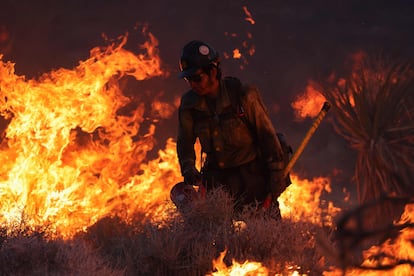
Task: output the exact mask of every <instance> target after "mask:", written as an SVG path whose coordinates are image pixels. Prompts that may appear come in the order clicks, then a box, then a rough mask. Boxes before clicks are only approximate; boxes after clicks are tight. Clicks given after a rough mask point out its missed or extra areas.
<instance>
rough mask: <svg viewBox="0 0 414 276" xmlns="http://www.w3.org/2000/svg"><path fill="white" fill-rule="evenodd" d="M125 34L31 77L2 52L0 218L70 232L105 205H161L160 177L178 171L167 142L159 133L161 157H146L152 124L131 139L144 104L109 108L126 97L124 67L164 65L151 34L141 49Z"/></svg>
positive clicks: (143, 70) (142, 69)
mask: <svg viewBox="0 0 414 276" xmlns="http://www.w3.org/2000/svg"><path fill="white" fill-rule="evenodd" d="M126 41H127V39H126V36H125V37H123V39H122V40H121V41H120V42H119V43H118V45H115V44H113V45H111V46H109V47H107V48H94V49H92V51H91V57H90V58H89V59H87V60H86V61H82V62H80V64H79V65H78V66H77V67H76V68H74V69H73V70H67V69H58V70H56V71H52V72H50V73H48V74H44V75H43V76H42V77H41V78H40V79H39V80H34V79H31V80H26V79H25V77H24V76H18V75H16V74H15V72H14V64H13V63H11V62H6V63H5V62H2V61H1V59H0V76H1V77H0V93H1V98H0V104H1V107H0V108H1V109H0V112H1V114H2V116H3V117H5V118H6V119H8V120H10V122H9V124H8V126H7V128H6V130H5V131H4V139H3V140H2V141H1V145H0V151H1V153H0V161H1V163H2V166H1V168H0V171H1V173H0V191H1V193H0V198H1V202H2V204H1V206H0V223H1V224H2V225H14V224H19V223H21V222H22V221H23V222H24V223H25V224H27V225H29V226H32V227H35V226H42V225H43V226H44V225H48V229H49V230H50V231H52V232H55V233H56V234H58V235H62V236H64V237H68V236H70V235H72V234H74V233H75V232H77V231H79V230H82V229H85V228H86V227H87V226H90V225H91V224H93V223H94V222H96V221H97V220H99V219H100V218H102V217H104V216H106V215H109V214H112V215H113V214H120V215H122V216H123V217H124V218H125V219H127V218H128V217H129V216H132V214H133V213H134V212H135V211H137V210H139V211H141V212H145V213H146V214H147V216H149V217H153V218H156V217H157V216H161V215H162V210H163V208H165V207H163V206H162V202H163V200H165V199H166V198H167V197H168V190H169V188H167V187H170V186H172V184H173V183H175V182H177V180H178V179H179V176H178V175H177V173H176V168H177V167H178V165H177V161H176V159H175V157H174V156H175V145H174V143H173V142H172V141H170V140H169V141H167V146H166V149H165V150H164V151H160V152H159V155H160V157H159V158H158V159H157V160H153V161H151V162H150V163H148V164H144V163H143V160H144V159H145V158H146V153H147V152H148V151H149V150H150V149H152V147H153V138H152V134H153V133H154V131H155V126H152V127H150V129H149V131H148V134H147V135H145V136H144V137H143V138H142V139H140V140H139V141H133V137H135V136H136V135H137V133H138V131H139V129H140V123H141V122H142V121H143V120H144V118H143V114H144V105H143V104H142V105H140V106H138V107H137V109H136V110H135V111H133V112H132V115H130V116H123V115H120V114H118V113H117V111H118V110H119V109H120V108H121V107H123V106H125V105H126V104H127V103H128V102H129V99H128V98H127V97H125V96H124V95H123V94H122V93H121V90H120V88H119V85H118V81H119V80H120V79H121V78H122V77H123V76H125V75H128V76H133V77H135V78H136V79H137V80H143V79H146V78H151V77H154V76H159V75H161V74H162V71H161V69H160V59H159V57H158V55H157V48H156V46H157V40H156V39H155V37H153V36H152V35H151V34H149V41H148V42H146V43H145V44H144V45H143V47H142V48H143V49H145V50H146V53H143V54H139V55H135V54H134V53H132V52H129V51H127V50H125V49H123V46H124V45H125V43H126ZM0 58H1V56H0ZM167 106H168V107H169V105H168V104H161V103H160V102H154V103H153V105H152V107H153V108H157V109H158V110H164V112H165V113H163V114H162V116H161V117H166V116H169V115H170V114H171V111H168V110H170V109H171V108H173V107H169V108H165V107H167ZM139 172H142V174H139ZM155 179H157V180H160V179H163V180H164V181H157V182H156V184H154V182H155ZM149 191H151V192H149Z"/></svg>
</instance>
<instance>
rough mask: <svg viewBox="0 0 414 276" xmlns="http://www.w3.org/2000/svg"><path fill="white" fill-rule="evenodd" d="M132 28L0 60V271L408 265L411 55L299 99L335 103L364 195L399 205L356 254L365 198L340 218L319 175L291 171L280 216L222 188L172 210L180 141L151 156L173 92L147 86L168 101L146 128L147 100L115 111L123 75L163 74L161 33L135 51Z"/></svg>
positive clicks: (268, 270) (214, 271)
mask: <svg viewBox="0 0 414 276" xmlns="http://www.w3.org/2000/svg"><path fill="white" fill-rule="evenodd" d="M245 13H246V16H247V18H246V20H248V21H249V22H250V23H251V24H254V20H253V19H252V17H251V14H250V12H249V11H248V10H247V8H246V9H245ZM126 41H127V36H123V37H121V38H120V39H119V40H118V41H117V42H116V43H113V44H111V45H109V46H108V47H97V48H94V49H92V50H91V56H90V58H89V59H87V60H85V61H81V62H80V63H79V65H78V66H77V67H75V68H73V69H58V70H54V71H52V72H49V73H45V74H43V75H42V76H41V77H40V78H38V79H29V80H28V79H26V78H25V77H24V76H18V75H16V74H15V71H14V64H13V63H11V62H3V61H2V60H0V103H1V106H0V111H1V115H2V120H3V124H4V125H5V127H4V129H2V135H1V144H0V151H1V154H0V160H1V163H2V167H1V168H0V170H1V174H0V198H1V205H0V224H1V235H0V272H1V274H5V275H9V274H71V275H72V274H78V275H125V274H127V275H321V274H324V275H340V274H341V273H342V272H344V271H346V269H348V268H350V267H355V266H360V267H364V268H365V269H366V270H365V271H367V269H368V268H369V269H375V268H380V269H385V268H387V269H392V268H394V267H396V268H395V269H400V266H399V264H400V263H403V264H406V265H405V267H404V268H406V269H408V270H410V268H411V267H410V265H411V264H412V261H411V259H412V257H411V256H402V255H400V254H401V253H402V252H401V251H400V250H399V249H397V248H396V247H395V246H396V244H399V243H400V242H401V243H402V242H403V241H407V239H408V240H410V236H411V233H410V230H411V228H410V227H411V218H410V214H411V212H410V210H411V207H412V206H411V205H410V204H409V203H411V202H409V197H407V195H411V190H410V189H409V187H411V186H412V184H411V183H410V181H412V179H413V177H412V171H411V170H410V168H412V167H413V164H412V162H413V158H412V156H411V155H410V154H407V152H409V153H411V152H412V147H413V142H414V141H413V129H412V114H413V110H412V108H413V101H412V100H413V98H412V96H410V95H412V94H409V93H407V91H411V90H412V87H413V80H414V78H413V75H412V69H411V67H409V66H405V65H397V66H395V67H386V68H389V70H388V71H383V70H379V69H386V68H383V67H381V68H377V67H366V66H365V65H361V66H360V67H358V68H356V69H357V70H361V71H360V72H358V71H353V73H352V74H351V75H350V79H349V80H347V81H344V80H342V79H341V80H340V81H337V82H336V84H337V86H334V88H326V89H325V88H324V89H321V90H317V89H316V88H314V89H308V91H312V93H315V91H316V92H317V91H323V92H322V93H319V94H318V98H317V99H320V100H321V103H320V104H317V103H315V104H314V105H313V106H311V107H310V106H309V105H303V104H300V101H301V100H302V101H303V99H306V96H305V95H304V96H303V97H302V98H300V99H298V101H297V102H296V103H295V104H294V106H296V109H297V110H298V112H299V109H301V110H302V111H301V112H299V114H302V115H303V116H315V115H316V113H315V110H316V112H317V111H319V110H320V108H321V106H322V103H323V101H326V100H328V101H329V102H330V103H331V104H332V105H333V106H334V108H335V110H336V111H337V112H336V114H338V115H337V116H336V118H338V125H337V129H338V131H339V133H341V134H342V135H344V137H345V138H347V139H349V141H350V142H351V145H352V146H353V147H354V148H355V149H357V150H358V152H359V153H360V156H359V158H358V161H357V168H356V179H357V185H358V187H360V189H359V195H360V199H361V203H365V202H366V201H368V199H375V200H376V201H377V202H378V201H379V202H382V201H381V198H380V197H379V195H381V194H386V195H388V196H393V199H395V198H399V199H400V201H399V205H398V206H405V207H406V209H405V212H404V213H403V216H402V218H401V220H400V223H396V224H392V222H390V224H387V225H386V228H381V229H382V230H380V231H377V232H375V233H376V234H378V233H379V234H382V236H381V238H382V240H381V243H378V245H376V246H374V247H371V248H370V249H369V250H366V251H363V252H362V251H361V250H360V251H357V253H355V252H354V251H356V249H359V248H357V247H358V246H360V245H363V246H366V244H365V243H364V242H365V239H364V237H365V236H366V235H367V233H368V234H371V233H372V231H371V232H370V230H372V228H369V230H367V232H363V230H364V229H365V228H364V227H365V226H366V225H365V223H363V225H362V226H361V225H359V224H358V223H360V221H361V220H362V221H364V222H365V220H366V219H367V217H361V216H362V215H361V214H362V213H364V212H359V211H360V210H361V209H357V210H358V212H349V213H347V214H348V215H345V216H343V218H342V220H339V221H338V223H336V222H335V219H336V218H337V217H338V215H340V212H341V210H340V209H339V208H338V207H336V206H335V205H334V203H333V202H330V201H326V200H324V199H323V197H324V195H326V194H328V193H330V191H331V188H330V179H329V178H325V177H319V178H315V179H302V178H301V177H300V176H298V175H296V174H295V173H294V172H293V173H292V182H293V183H292V185H291V186H289V187H288V188H287V189H286V191H285V192H284V193H283V194H282V196H281V198H280V204H281V212H282V217H283V220H282V221H275V220H271V219H266V218H264V217H261V216H257V213H256V212H254V211H253V210H248V209H247V210H245V212H243V214H241V215H240V217H238V218H237V219H235V218H234V214H233V206H232V199H231V198H229V197H228V195H227V194H225V193H224V192H223V191H221V190H213V191H209V192H208V194H207V197H206V198H205V199H204V200H199V201H196V202H195V203H194V206H193V208H192V209H191V210H188V211H186V212H185V213H182V214H180V213H178V212H177V210H176V209H175V207H174V206H173V204H172V203H171V201H170V200H169V191H170V189H171V187H172V186H173V185H174V184H175V183H177V182H179V181H181V176H180V173H179V171H178V162H177V159H176V154H175V142H174V140H173V139H172V138H167V139H166V146H165V148H164V149H162V150H159V151H158V156H157V157H156V158H154V159H150V158H148V152H149V151H150V150H152V149H153V148H154V143H155V138H154V133H155V132H156V130H157V125H156V121H157V120H158V119H163V118H167V117H168V116H170V115H171V114H172V112H171V110H174V108H175V107H174V106H175V105H174V104H169V103H163V102H162V101H160V100H159V99H152V103H151V105H149V106H150V107H151V108H153V109H159V110H160V111H162V112H159V118H152V120H151V121H150V126H149V127H148V129H147V131H146V132H145V133H143V134H142V124H143V123H144V122H145V120H146V118H145V115H144V114H145V112H146V111H147V110H146V108H147V106H148V105H145V104H144V101H142V102H138V103H136V106H134V108H133V111H132V112H128V113H127V114H125V113H126V112H122V110H123V108H125V106H127V105H130V104H131V99H130V98H128V97H127V96H125V95H124V94H123V91H122V88H121V85H120V82H121V81H122V80H123V79H124V78H125V77H133V78H135V80H137V81H142V80H144V79H148V78H153V77H158V76H162V75H163V74H164V72H163V70H162V68H161V67H162V66H161V60H160V58H159V56H158V52H157V40H156V38H155V37H154V36H152V35H151V34H148V42H146V43H145V44H144V45H142V47H141V50H142V52H141V53H139V54H134V53H132V52H131V51H128V50H125V49H124V45H125V43H126ZM246 47H247V46H246ZM251 49H253V48H251ZM381 65H382V63H381ZM334 83H335V82H334ZM321 95H323V96H321ZM312 98H313V99H315V97H312ZM312 114H313V115H312ZM372 120H373V121H372ZM372 122H374V123H372ZM372 141H374V142H372ZM410 149H411V151H410ZM383 160H391V163H387V164H384V162H382V161H383ZM410 173H411V174H410ZM398 177H400V178H398ZM378 183H380V184H381V185H378ZM368 195H374V198H369V197H368ZM390 202H391V201H390ZM364 210H365V209H364ZM399 211H402V209H399ZM396 218H398V217H396ZM370 226H372V224H371V225H370ZM355 229H356V230H355ZM384 229H385V230H384ZM357 230H358V231H359V232H358V231H357ZM389 232H392V233H393V234H395V235H393V236H392V237H389V236H387V235H386V234H388V233H389ZM398 233H401V235H398ZM388 238H389V239H388ZM401 246H403V245H401ZM404 246H406V245H404ZM364 249H366V247H365V248H364ZM351 251H352V252H351ZM361 252H362V253H363V254H362V256H359V255H358V254H359V253H361ZM349 254H350V255H349ZM372 256H374V257H372ZM373 260H374V261H373ZM328 271H329V272H328ZM348 271H349V270H348ZM355 271H356V270H355ZM352 272H353V271H352ZM355 273H360V271H359V272H355Z"/></svg>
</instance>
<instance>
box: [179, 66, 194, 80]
mask: <svg viewBox="0 0 414 276" xmlns="http://www.w3.org/2000/svg"><path fill="white" fill-rule="evenodd" d="M197 70H198V68H190V69H187V70H184V71H181V72H180V74H178V78H179V79H183V78H186V77H189V76H191V75H194V73H195V72H197Z"/></svg>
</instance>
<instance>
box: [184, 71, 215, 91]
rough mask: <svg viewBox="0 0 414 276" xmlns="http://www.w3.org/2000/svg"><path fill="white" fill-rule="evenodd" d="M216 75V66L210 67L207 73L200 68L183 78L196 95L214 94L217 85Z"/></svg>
mask: <svg viewBox="0 0 414 276" xmlns="http://www.w3.org/2000/svg"><path fill="white" fill-rule="evenodd" d="M216 77H217V69H216V68H212V69H211V70H210V72H209V73H206V72H204V71H203V70H201V69H200V70H198V71H196V72H195V73H194V74H193V75H191V76H189V77H187V78H185V80H186V81H187V82H188V84H189V85H190V86H191V89H193V90H194V91H195V92H196V93H197V94H198V95H200V96H206V95H207V96H215V95H216V94H217V92H218V87H219V81H218V80H217V78H216Z"/></svg>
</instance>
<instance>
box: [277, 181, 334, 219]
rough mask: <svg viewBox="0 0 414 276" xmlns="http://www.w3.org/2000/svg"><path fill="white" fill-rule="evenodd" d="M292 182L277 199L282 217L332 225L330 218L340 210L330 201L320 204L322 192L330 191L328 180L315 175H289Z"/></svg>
mask: <svg viewBox="0 0 414 276" xmlns="http://www.w3.org/2000/svg"><path fill="white" fill-rule="evenodd" d="M291 180H292V184H291V185H290V186H289V187H288V188H287V189H286V190H285V191H284V192H283V194H282V195H281V196H280V197H279V199H278V201H279V204H280V212H281V214H282V217H284V218H289V219H291V220H292V221H308V222H311V223H313V224H316V225H325V226H327V225H329V226H331V225H333V221H332V218H333V217H334V216H335V215H337V214H338V213H339V212H340V211H341V210H340V208H338V207H335V206H334V205H333V203H332V202H330V201H329V202H327V206H321V196H322V194H323V193H330V192H331V186H330V180H329V179H328V178H325V177H317V178H314V179H312V180H308V179H301V178H299V177H298V176H297V175H295V174H293V175H291Z"/></svg>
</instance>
